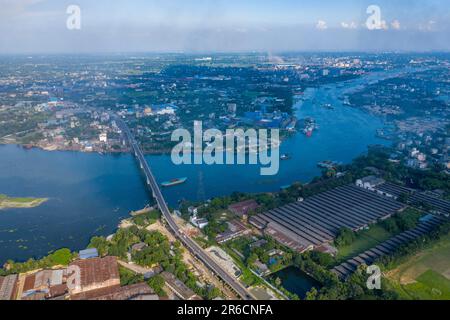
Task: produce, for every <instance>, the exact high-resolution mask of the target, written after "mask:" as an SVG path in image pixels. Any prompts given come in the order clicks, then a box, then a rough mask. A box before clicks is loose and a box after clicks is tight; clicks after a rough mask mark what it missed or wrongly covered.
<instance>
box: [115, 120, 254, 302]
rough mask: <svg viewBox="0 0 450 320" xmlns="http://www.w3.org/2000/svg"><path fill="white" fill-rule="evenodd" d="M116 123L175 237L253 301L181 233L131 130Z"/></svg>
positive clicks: (244, 289) (235, 282)
mask: <svg viewBox="0 0 450 320" xmlns="http://www.w3.org/2000/svg"><path fill="white" fill-rule="evenodd" d="M116 123H117V125H118V126H119V128H120V129H121V130H122V132H123V134H124V135H125V137H126V139H127V140H128V143H129V144H130V146H131V148H132V149H133V152H134V155H135V156H136V159H137V160H138V162H139V164H140V166H141V169H142V171H143V172H144V175H145V177H146V179H147V185H148V186H149V187H150V188H151V191H152V192H153V197H154V198H155V199H156V202H157V204H158V207H159V209H160V210H161V212H162V214H163V216H164V218H165V220H166V221H167V224H168V225H169V227H170V229H171V230H172V232H173V233H174V234H175V236H176V237H177V238H178V239H180V241H181V242H182V243H183V244H184V246H186V247H187V248H188V249H189V250H190V251H191V252H192V254H193V255H194V256H196V257H197V258H198V259H199V260H200V261H202V262H203V263H204V264H205V265H206V266H207V267H208V268H209V269H210V270H211V271H212V272H214V274H216V275H217V276H219V277H220V278H221V279H222V280H223V281H225V283H227V284H228V285H229V286H230V287H231V288H232V289H233V290H234V291H235V292H236V293H237V294H239V296H241V298H242V299H244V300H252V299H253V297H252V296H251V295H250V293H249V292H248V291H247V289H246V288H244V286H243V285H241V284H240V283H239V282H238V280H237V279H235V278H233V277H232V276H230V275H229V274H228V273H227V272H226V271H225V270H223V269H222V267H220V266H219V265H218V264H217V263H216V262H215V261H214V260H213V259H212V258H211V257H210V256H209V255H208V254H207V253H206V252H205V251H204V250H203V249H202V248H201V247H200V246H199V245H198V244H197V243H196V242H195V241H194V240H192V239H191V238H190V237H188V236H187V235H185V234H183V233H181V232H180V229H179V227H178V225H177V224H176V223H175V220H174V219H173V217H172V215H171V214H170V210H169V208H168V206H167V203H166V201H165V200H164V197H163V195H162V193H161V190H160V188H159V185H158V183H157V182H156V179H155V177H154V176H153V173H152V171H151V170H150V167H149V166H148V164H147V161H146V160H145V158H144V155H143V153H142V151H141V148H140V147H139V145H138V144H137V142H136V140H135V139H134V137H133V135H132V133H131V131H130V129H129V128H128V126H127V125H126V123H125V122H124V121H123V120H122V119H119V118H116Z"/></svg>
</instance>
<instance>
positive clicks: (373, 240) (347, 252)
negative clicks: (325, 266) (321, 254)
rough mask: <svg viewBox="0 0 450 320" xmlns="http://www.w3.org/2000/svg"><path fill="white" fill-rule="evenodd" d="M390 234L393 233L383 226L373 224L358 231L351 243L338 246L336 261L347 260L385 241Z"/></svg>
mask: <svg viewBox="0 0 450 320" xmlns="http://www.w3.org/2000/svg"><path fill="white" fill-rule="evenodd" d="M392 236H394V235H393V234H392V233H390V232H388V231H386V229H384V228H383V227H381V226H379V225H374V226H372V227H370V229H369V230H364V231H361V232H360V233H358V238H357V239H356V240H355V242H353V243H352V244H351V245H348V246H344V247H341V248H339V252H338V256H337V259H338V261H344V260H347V259H349V258H351V257H354V256H356V255H358V254H360V253H362V252H364V251H366V250H368V249H370V248H373V247H375V246H376V245H378V244H379V243H380V242H383V241H386V240H388V239H389V238H391V237H392Z"/></svg>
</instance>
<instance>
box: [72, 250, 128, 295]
mask: <svg viewBox="0 0 450 320" xmlns="http://www.w3.org/2000/svg"><path fill="white" fill-rule="evenodd" d="M76 267H78V268H79V272H80V281H79V283H75V285H74V287H73V288H71V289H70V294H71V295H72V294H78V293H81V292H87V291H90V290H96V289H101V288H106V287H113V286H120V276H119V267H118V264H117V258H116V257H105V258H90V259H85V260H82V259H80V260H76V261H74V262H72V263H71V264H70V266H69V268H71V269H72V268H76Z"/></svg>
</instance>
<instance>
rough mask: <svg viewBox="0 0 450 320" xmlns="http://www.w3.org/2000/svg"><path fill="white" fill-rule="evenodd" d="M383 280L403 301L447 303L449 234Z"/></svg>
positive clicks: (449, 285) (390, 272)
mask: <svg viewBox="0 0 450 320" xmlns="http://www.w3.org/2000/svg"><path fill="white" fill-rule="evenodd" d="M386 277H387V278H388V279H389V280H390V282H391V285H392V286H393V289H395V290H396V291H397V292H398V293H399V295H400V296H401V297H402V298H403V299H420V300H450V235H447V236H446V237H444V238H443V239H442V240H441V241H439V242H438V243H437V244H435V245H433V246H432V247H430V248H427V249H425V250H423V251H421V252H420V253H418V254H416V255H415V256H413V257H411V258H409V259H408V260H407V261H406V262H404V263H403V264H401V265H399V266H398V267H397V268H395V269H394V270H391V271H389V272H388V273H387V274H386Z"/></svg>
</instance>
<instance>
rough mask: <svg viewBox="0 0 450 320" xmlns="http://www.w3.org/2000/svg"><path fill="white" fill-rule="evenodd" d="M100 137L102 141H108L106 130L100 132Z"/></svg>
mask: <svg viewBox="0 0 450 320" xmlns="http://www.w3.org/2000/svg"><path fill="white" fill-rule="evenodd" d="M98 139H99V140H100V142H104V143H106V142H108V134H107V133H106V132H103V133H100V135H99V137H98Z"/></svg>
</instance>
